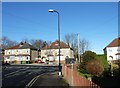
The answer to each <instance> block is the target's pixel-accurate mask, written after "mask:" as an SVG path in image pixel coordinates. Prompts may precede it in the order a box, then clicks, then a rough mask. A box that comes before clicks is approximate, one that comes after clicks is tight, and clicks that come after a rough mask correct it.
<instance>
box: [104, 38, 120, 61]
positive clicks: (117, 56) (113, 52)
mask: <svg viewBox="0 0 120 88" xmlns="http://www.w3.org/2000/svg"><path fill="white" fill-rule="evenodd" d="M103 50H104V53H105V54H107V60H108V62H111V61H116V60H120V37H119V38H115V39H114V40H113V41H112V42H110V44H108V45H107V46H106V47H105V48H104V49H103Z"/></svg>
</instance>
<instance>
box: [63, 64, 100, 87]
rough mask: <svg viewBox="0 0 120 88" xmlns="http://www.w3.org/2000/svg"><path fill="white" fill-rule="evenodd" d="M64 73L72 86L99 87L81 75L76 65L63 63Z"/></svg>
mask: <svg viewBox="0 0 120 88" xmlns="http://www.w3.org/2000/svg"><path fill="white" fill-rule="evenodd" d="M62 74H63V76H64V79H65V80H66V81H67V82H68V83H69V85H70V86H80V87H84V86H85V87H89V88H92V87H94V88H99V86H98V85H97V84H95V83H93V82H92V81H90V80H88V79H87V78H85V77H83V76H81V75H80V74H79V73H78V72H77V70H76V65H73V64H72V65H68V64H64V65H62Z"/></svg>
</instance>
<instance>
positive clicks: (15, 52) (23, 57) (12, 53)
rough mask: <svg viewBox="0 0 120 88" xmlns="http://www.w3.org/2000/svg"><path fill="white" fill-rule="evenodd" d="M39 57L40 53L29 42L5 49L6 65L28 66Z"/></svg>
mask: <svg viewBox="0 0 120 88" xmlns="http://www.w3.org/2000/svg"><path fill="white" fill-rule="evenodd" d="M37 57H38V51H37V49H36V48H35V47H33V46H32V45H30V44H28V43H27V42H21V43H20V44H18V45H16V46H12V47H10V48H7V49H5V59H4V63H17V64H23V63H24V64H25V63H26V64H27V63H30V62H31V61H34V60H35V58H37Z"/></svg>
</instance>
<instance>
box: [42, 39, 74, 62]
mask: <svg viewBox="0 0 120 88" xmlns="http://www.w3.org/2000/svg"><path fill="white" fill-rule="evenodd" d="M58 43H59V41H58V40H56V41H55V42H52V43H51V44H49V45H46V46H45V47H43V48H42V49H41V58H42V59H43V61H45V60H46V59H48V60H49V61H51V62H52V61H53V62H58V61H59V49H58V45H59V44H58ZM66 57H69V58H74V53H73V49H72V48H70V46H68V45H67V44H65V43H64V42H62V41H61V42H60V61H61V62H63V63H64V62H65V58H66Z"/></svg>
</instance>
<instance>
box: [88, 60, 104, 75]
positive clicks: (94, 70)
mask: <svg viewBox="0 0 120 88" xmlns="http://www.w3.org/2000/svg"><path fill="white" fill-rule="evenodd" d="M86 71H87V72H88V73H90V74H92V75H95V76H97V75H101V74H102V73H103V71H104V67H103V65H102V64H101V63H100V62H99V61H98V60H91V61H89V62H87V63H86Z"/></svg>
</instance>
